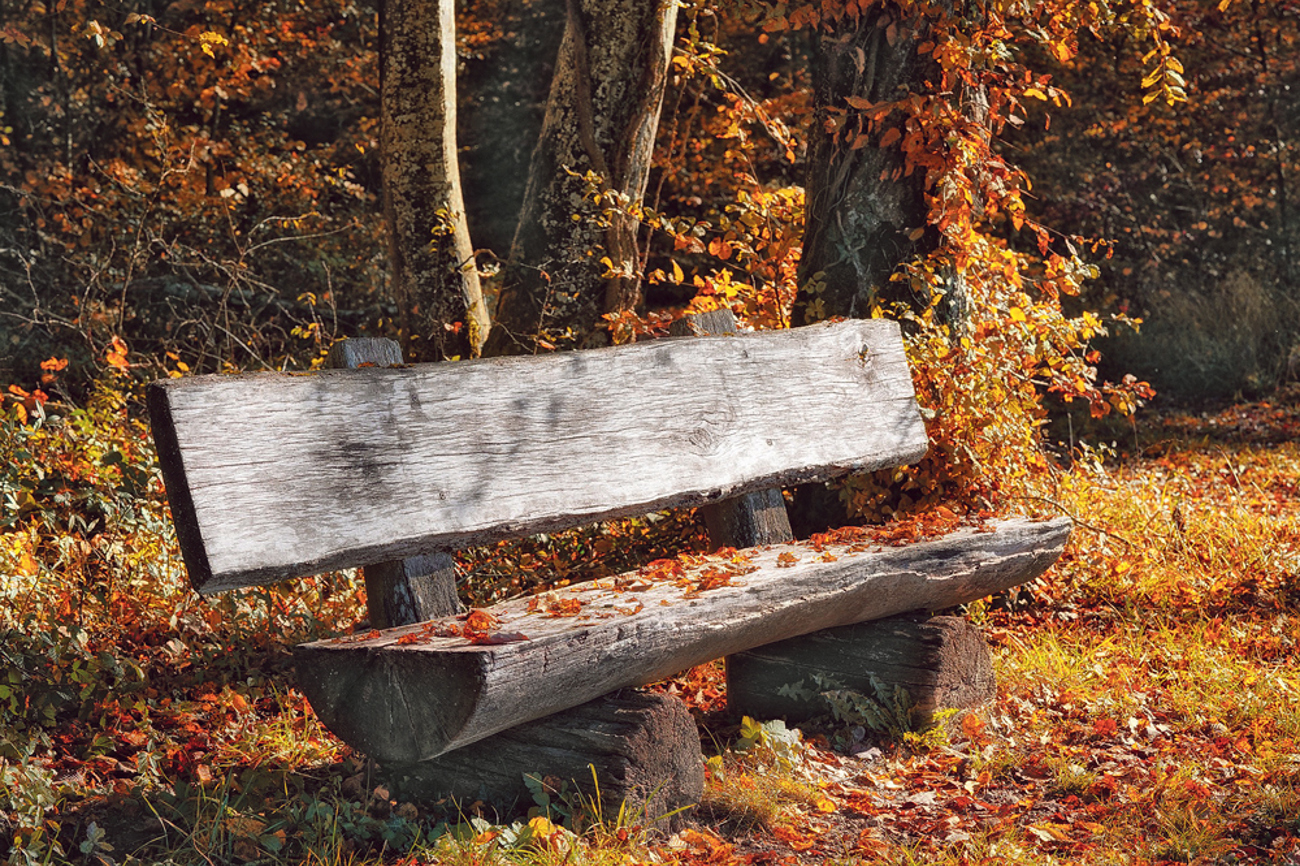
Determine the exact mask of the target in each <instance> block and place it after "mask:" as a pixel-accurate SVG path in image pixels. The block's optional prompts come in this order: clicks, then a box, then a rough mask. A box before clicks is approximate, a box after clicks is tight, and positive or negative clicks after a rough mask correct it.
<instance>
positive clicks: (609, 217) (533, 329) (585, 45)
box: [484, 0, 677, 355]
mask: <svg viewBox="0 0 1300 866" xmlns="http://www.w3.org/2000/svg"><path fill="white" fill-rule="evenodd" d="M676 20H677V4H676V3H675V2H672V0H569V6H568V20H567V23H566V25H565V32H564V40H563V42H562V44H561V46H560V56H559V60H558V61H557V63H556V69H555V77H554V80H553V81H552V84H551V94H550V97H549V101H548V103H547V107H546V119H545V121H544V122H543V125H542V134H541V138H540V140H539V141H538V144H537V149H536V150H535V151H534V152H533V159H532V165H531V166H530V168H529V180H528V190H527V192H526V193H525V196H524V205H523V209H522V212H521V214H520V219H519V227H518V229H517V231H516V233H515V239H514V244H513V245H512V248H511V251H510V262H509V264H508V265H507V266H506V269H505V274H504V277H503V284H502V289H501V295H500V298H499V300H498V303H497V310H496V324H495V327H494V329H493V334H492V336H491V337H490V338H489V340H488V343H487V345H486V346H485V347H484V352H485V354H489V355H505V354H526V353H531V352H534V351H536V349H537V347H538V345H539V340H540V341H544V342H546V343H549V344H551V345H557V346H563V347H565V348H569V347H573V348H582V347H590V346H595V345H600V344H601V343H603V342H604V341H605V340H604V335H603V334H602V333H601V332H600V331H599V330H598V329H597V328H596V324H597V323H598V322H599V320H600V316H601V314H602V313H606V312H615V311H618V310H624V309H631V308H633V307H634V306H635V305H636V304H637V302H638V300H639V299H640V279H639V277H638V276H637V275H636V267H637V255H636V229H637V224H636V221H635V220H634V219H632V218H631V217H630V216H628V215H627V214H626V213H625V212H624V210H623V209H622V208H621V207H620V208H615V209H613V210H612V211H611V212H610V213H609V214H606V213H605V211H606V205H605V204H603V203H599V202H593V201H592V197H591V196H590V195H589V194H588V193H589V192H590V188H589V185H588V180H587V179H586V176H587V174H588V172H592V173H594V174H595V175H597V176H598V179H597V178H593V179H592V182H593V183H595V184H596V185H597V188H598V189H599V190H600V191H601V192H604V193H609V194H613V195H614V196H615V197H617V198H619V199H621V200H622V201H624V202H626V203H629V204H634V205H635V204H639V203H640V201H641V198H642V196H643V195H644V193H645V188H646V182H647V180H648V178H649V169H650V158H651V155H652V153H653V149H654V139H655V131H656V129H657V128H658V125H659V108H660V104H661V102H662V100H663V90H664V84H665V81H666V79H667V70H668V59H669V52H670V50H671V48H672V39H673V31H674V28H675V25H676ZM602 259H608V262H604V261H602ZM611 274H612V275H611Z"/></svg>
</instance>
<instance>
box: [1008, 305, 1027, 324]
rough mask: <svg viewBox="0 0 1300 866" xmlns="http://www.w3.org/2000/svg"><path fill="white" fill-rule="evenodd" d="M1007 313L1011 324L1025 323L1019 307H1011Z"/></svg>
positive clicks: (1022, 311) (1023, 313) (1022, 312)
mask: <svg viewBox="0 0 1300 866" xmlns="http://www.w3.org/2000/svg"><path fill="white" fill-rule="evenodd" d="M1007 313H1008V314H1009V315H1010V316H1011V321H1013V322H1024V321H1026V319H1025V311H1024V310H1022V309H1020V308H1019V307H1012V308H1011V309H1010V310H1008V311H1007Z"/></svg>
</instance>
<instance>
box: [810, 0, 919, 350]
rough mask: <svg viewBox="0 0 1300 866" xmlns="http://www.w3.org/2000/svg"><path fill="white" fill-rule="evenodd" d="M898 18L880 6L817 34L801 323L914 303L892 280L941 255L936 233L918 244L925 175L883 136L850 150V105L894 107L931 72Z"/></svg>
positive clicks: (853, 128)
mask: <svg viewBox="0 0 1300 866" xmlns="http://www.w3.org/2000/svg"><path fill="white" fill-rule="evenodd" d="M898 14H899V13H898V12H897V10H891V9H890V8H889V7H888V6H886V5H885V4H874V5H872V6H871V8H870V10H869V11H868V12H866V13H865V14H863V15H862V16H861V18H860V19H859V21H858V23H857V24H856V25H855V24H854V23H853V22H852V21H851V20H849V19H845V20H844V21H843V22H842V23H841V24H839V25H836V26H835V28H834V29H831V30H828V31H819V36H818V42H817V48H816V54H815V58H814V64H815V66H814V76H813V88H814V100H815V104H816V114H815V118H814V121H813V124H812V129H811V130H810V132H809V143H808V176H807V181H806V184H805V186H806V190H807V202H808V205H807V210H806V213H807V224H806V226H805V229H804V242H803V256H802V258H801V260H800V264H799V286H800V288H799V293H798V295H797V296H796V298H795V305H794V312H793V316H792V323H793V324H795V325H803V324H808V323H810V322H815V321H819V320H821V319H825V318H828V317H831V316H848V317H851V318H866V317H868V316H870V315H871V309H872V307H873V306H875V305H876V304H887V303H889V302H890V301H895V300H907V297H906V294H905V292H903V291H901V290H900V289H899V287H898V284H891V283H890V279H889V278H890V275H891V274H893V273H894V271H895V269H896V268H897V267H898V265H899V263H900V262H902V261H905V260H906V259H908V258H910V257H911V256H914V255H916V254H917V253H920V252H925V251H928V250H929V249H933V248H934V244H935V240H936V238H935V235H934V233H933V232H926V233H925V234H924V235H922V236H921V237H920V238H917V239H913V238H912V237H911V234H912V233H913V232H914V231H915V230H917V229H921V228H924V227H925V224H926V202H925V187H924V183H925V176H924V172H923V171H916V172H914V173H913V174H912V175H910V176H908V175H905V174H904V159H903V154H902V152H901V150H900V149H899V148H898V146H897V145H896V144H895V145H891V146H889V147H881V146H879V141H880V136H881V135H882V134H883V130H878V131H877V133H876V134H875V136H874V137H873V138H872V140H871V141H870V142H868V143H867V144H866V145H865V146H863V147H859V148H857V149H854V148H853V146H852V145H853V144H854V143H855V139H856V138H857V135H858V132H859V129H858V125H857V112H856V111H855V110H854V109H852V108H850V107H849V105H848V103H847V101H846V100H847V99H848V98H849V97H858V98H863V99H866V100H869V101H870V102H871V103H872V104H875V103H881V102H892V101H894V100H897V99H899V98H900V97H902V96H905V95H906V94H907V92H908V90H909V85H910V84H911V83H912V82H914V81H917V80H918V78H919V76H920V75H921V74H922V73H923V71H924V66H923V64H922V63H921V60H920V58H919V57H918V55H917V53H916V47H917V44H918V42H919V41H920V40H919V36H918V34H917V33H916V32H915V30H914V29H912V27H911V26H909V25H910V22H908V21H903V20H896V16H897V15H898ZM918 89H919V86H918ZM894 117H895V118H896V117H897V115H895V116H894Z"/></svg>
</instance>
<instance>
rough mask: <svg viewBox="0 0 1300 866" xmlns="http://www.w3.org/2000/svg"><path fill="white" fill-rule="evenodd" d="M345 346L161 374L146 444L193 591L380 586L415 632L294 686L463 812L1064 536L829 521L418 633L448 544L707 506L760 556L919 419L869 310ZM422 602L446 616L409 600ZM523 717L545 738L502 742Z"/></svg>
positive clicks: (1046, 553)
mask: <svg viewBox="0 0 1300 866" xmlns="http://www.w3.org/2000/svg"><path fill="white" fill-rule="evenodd" d="M348 342H352V341H348ZM341 345H343V346H347V345H348V343H344V344H341ZM356 345H357V346H361V345H363V344H361V343H357V344H356ZM363 354H364V353H363ZM361 357H362V356H357V357H353V358H351V359H350V360H347V359H344V360H342V361H341V362H340V363H341V364H343V365H345V366H352V367H354V369H346V370H327V371H322V372H319V373H311V374H285V375H277V374H252V375H237V376H203V377H194V378H185V379H175V380H167V381H160V382H157V383H155V384H154V385H152V386H151V388H150V391H149V408H150V413H151V416H152V420H153V429H154V436H155V439H156V442H157V445H158V451H159V455H160V460H161V463H162V467H163V473H164V478H165V481H166V485H167V492H168V497H169V500H170V503H171V507H172V513H173V519H174V522H175V524H176V528H177V534H178V536H179V538H180V543H181V549H182V553H183V555H184V558H185V563H186V566H187V569H188V571H189V574H190V577H191V580H192V583H193V585H194V587H195V588H196V589H197V590H198V591H199V592H202V593H212V592H218V591H222V590H227V589H234V588H237V587H246V586H252V585H256V584H262V583H266V582H270V581H277V580H281V579H284V578H289V577H295V576H300V575H306V574H313V573H319V572H321V571H325V570H330V569H342V568H350V567H357V566H365V567H367V568H366V572H367V582H368V585H369V584H370V583H371V577H372V573H373V574H374V575H376V576H377V580H376V581H375V585H374V586H372V587H371V588H370V591H371V593H372V597H371V610H372V616H375V617H376V618H377V621H385V622H393V618H392V617H391V616H389V614H386V613H384V610H383V605H379V606H378V607H377V606H376V604H375V598H374V595H375V594H377V593H391V592H396V594H397V595H398V596H401V597H402V598H404V599H406V601H405V602H403V603H402V604H399V605H397V608H396V609H398V610H399V612H400V611H401V610H405V611H406V614H405V621H407V622H409V623H410V624H406V625H400V624H397V625H396V627H393V628H388V629H384V630H375V631H372V632H370V633H366V634H357V635H352V636H348V637H343V638H337V639H331V640H323V641H318V642H315V643H311V644H306V645H303V646H301V647H299V648H298V651H297V665H298V679H299V682H300V685H301V688H302V689H303V691H304V692H305V693H306V695H307V696H308V698H309V699H310V701H311V704H312V706H313V708H314V709H315V711H316V713H317V715H318V716H319V717H320V719H321V721H322V722H324V724H325V725H326V726H327V727H328V728H329V729H330V730H332V731H333V732H335V733H336V734H337V735H338V736H340V737H341V738H342V739H343V740H345V741H346V742H348V743H349V744H351V745H352V746H354V747H355V748H357V749H358V750H360V751H362V752H364V753H366V754H367V755H370V756H372V757H373V758H375V759H376V760H377V761H378V762H379V763H380V765H381V766H384V767H388V768H392V769H393V770H394V772H397V771H398V770H402V769H403V768H405V769H410V768H413V767H422V766H441V767H443V768H444V769H445V768H450V769H446V772H444V773H443V774H442V775H441V776H438V778H440V779H442V781H441V782H440V783H439V784H445V785H446V786H447V788H448V789H450V792H451V793H456V794H457V795H458V796H463V795H472V794H473V792H474V785H475V784H479V785H480V786H482V785H486V784H487V782H486V781H484V780H485V779H486V778H487V777H488V776H490V775H491V771H490V769H489V768H485V766H484V763H485V762H486V763H492V762H493V761H495V760H498V759H500V760H505V758H504V757H503V756H505V755H506V754H507V753H511V754H515V753H517V752H518V751H519V749H520V748H522V749H523V753H522V757H519V756H518V755H516V757H515V758H514V760H522V761H525V762H526V761H528V760H530V754H531V753H530V752H529V749H532V750H534V751H535V752H536V762H537V764H538V766H537V767H536V769H537V770H539V771H542V772H546V771H547V770H546V767H545V766H544V765H545V764H546V762H547V761H548V760H551V759H552V758H554V757H555V756H554V755H552V754H551V751H563V750H566V749H567V750H568V751H570V752H572V751H574V750H575V749H576V751H577V752H578V753H579V754H580V755H581V754H584V753H583V751H582V750H583V749H589V750H595V751H597V752H599V751H602V750H604V752H605V753H611V750H612V752H617V753H618V754H619V757H618V760H617V761H616V762H615V763H618V766H619V767H621V768H622V769H620V770H618V772H619V773H625V774H626V773H628V772H630V771H628V770H627V763H628V761H629V760H631V761H633V763H635V760H636V759H635V756H633V757H631V758H629V754H630V753H631V752H636V750H637V749H638V748H642V749H644V747H645V744H644V743H643V744H642V745H641V746H636V747H630V751H629V749H621V750H620V749H618V748H615V747H612V746H611V745H610V741H611V740H619V739H620V738H621V739H623V740H627V739H629V737H630V738H631V739H635V736H632V735H630V734H628V733H627V732H628V730H630V729H629V728H627V725H626V724H625V723H628V724H630V722H628V720H629V719H632V718H633V717H639V718H651V717H654V718H660V717H663V718H666V719H667V721H666V722H662V725H661V727H660V728H659V729H657V730H658V731H659V732H658V733H653V734H651V735H649V739H650V740H652V741H653V740H657V739H681V738H682V731H683V725H684V724H687V725H689V720H686V721H683V720H684V719H685V714H684V713H681V712H679V711H677V710H672V709H671V708H670V709H667V710H665V709H664V708H663V707H662V706H660V705H657V704H656V705H652V704H653V701H650V702H649V703H647V700H648V699H647V698H645V697H644V696H640V697H638V696H637V695H636V693H629V692H626V691H623V692H622V693H621V695H620V696H619V697H617V698H616V699H614V702H613V703H610V702H608V701H606V702H605V703H603V704H601V703H599V701H600V700H601V698H602V696H605V695H608V694H610V693H617V692H620V690H626V689H627V688H628V687H632V686H639V685H644V684H647V683H650V682H653V681H655V680H658V679H661V678H663V677H666V676H669V675H671V674H674V673H677V672H679V671H682V670H684V669H687V668H689V667H692V666H694V665H697V664H700V663H703V662H708V661H710V660H713V659H717V658H720V657H723V656H726V655H729V654H733V653H739V652H742V651H746V650H753V649H754V648H757V647H762V646H764V645H768V644H772V643H773V642H776V641H783V640H788V639H793V638H797V637H798V636H800V635H807V634H809V633H811V632H816V631H818V630H821V629H828V628H833V627H844V626H851V625H852V624H854V623H861V622H864V621H868V620H876V619H880V618H882V617H889V616H892V615H895V614H902V613H906V612H908V611H916V610H936V609H942V608H947V607H951V606H953V605H956V604H960V603H964V602H969V601H973V600H976V599H979V598H982V597H984V596H987V595H989V594H992V593H996V592H999V591H1001V590H1005V589H1008V588H1010V587H1012V586H1015V585H1018V584H1020V583H1023V582H1025V581H1027V580H1030V579H1032V578H1034V577H1036V576H1038V575H1039V574H1041V573H1042V572H1043V571H1044V570H1045V569H1046V568H1047V567H1048V566H1049V565H1050V564H1051V563H1052V562H1053V561H1055V559H1056V558H1057V556H1058V555H1059V554H1060V552H1061V549H1062V547H1063V545H1064V543H1065V541H1066V539H1067V537H1068V534H1069V529H1070V527H1069V523H1068V521H1065V520H1054V521H1044V522H1035V521H1031V520H1026V519H1012V520H1005V521H998V522H994V523H991V524H989V525H987V526H980V527H972V528H964V529H959V530H957V531H954V532H952V533H950V534H948V535H945V536H942V537H938V538H933V539H930V540H925V541H921V542H918V543H913V544H908V545H905V546H890V545H887V544H878V543H873V542H871V541H870V540H869V539H868V538H867V537H865V536H858V535H854V534H853V533H851V532H850V533H845V534H843V535H842V537H841V538H839V539H838V540H834V539H822V540H820V541H819V542H818V543H816V544H809V543H801V544H793V543H792V544H778V545H771V546H757V547H750V548H748V549H744V550H741V551H739V552H736V551H724V552H723V553H721V554H718V555H714V556H711V557H703V558H699V557H697V558H695V559H693V560H692V559H689V558H685V559H679V560H675V561H661V562H657V563H651V564H649V565H648V566H646V567H645V568H642V569H641V570H639V571H637V572H633V573H629V574H627V575H624V576H622V577H619V578H614V579H610V580H601V581H596V582H593V583H588V584H582V585H576V586H569V587H565V588H562V589H559V590H554V591H552V592H549V593H547V594H544V595H540V596H533V597H530V598H520V599H515V600H510V601H506V602H504V603H501V604H498V605H495V606H494V607H492V608H490V609H488V610H486V611H478V612H472V613H470V614H469V615H468V616H466V615H464V614H462V615H461V616H459V617H457V616H449V617H442V618H438V619H431V620H427V621H424V622H414V621H413V620H414V619H415V618H416V617H418V616H422V615H425V614H427V613H428V612H429V610H430V609H431V608H436V607H437V604H439V603H440V604H443V606H444V610H445V609H446V605H448V604H451V603H452V602H450V601H449V600H448V598H447V592H446V584H447V581H448V580H450V572H449V567H450V560H449V559H447V558H446V554H447V552H448V551H452V550H455V549H458V548H464V547H469V546H472V545H479V544H484V543H488V542H493V541H497V540H501V539H506V538H511V537H519V536H526V535H531V534H535V533H543V532H552V531H555V530H559V529H563V528H566V527H572V526H576V525H580V524H585V523H591V522H595V521H601V520H607V519H612V518H617V517H625V516H633V515H640V514H644V513H647V512H651V511H654V510H658V509H663V508H666V507H673V506H708V507H710V508H711V509H712V510H713V514H712V515H711V516H710V526H711V529H712V530H713V531H714V540H715V542H726V541H728V540H729V539H735V538H745V537H748V538H750V539H755V538H757V539H758V540H760V541H762V540H769V541H770V540H774V539H775V540H780V538H781V536H782V534H783V533H784V534H786V537H788V524H785V526H784V528H782V527H781V526H779V525H777V527H776V528H775V529H772V528H771V527H770V526H768V525H767V524H768V522H770V518H771V515H772V514H774V513H775V512H776V511H781V514H780V515H778V519H777V523H778V524H780V523H781V522H782V521H784V516H783V511H782V510H781V497H780V495H779V491H777V492H775V493H774V492H773V491H774V490H775V489H776V488H779V487H782V486H789V485H793V484H799V483H805V482H811V481H817V480H823V479H828V478H831V477H833V476H836V475H839V474H842V473H845V472H849V471H852V470H870V469H876V468H883V467H892V466H898V465H902V464H906V463H908V462H911V461H914V460H916V459H918V458H919V457H920V456H921V455H922V454H924V453H925V450H926V448H927V440H926V434H925V428H924V425H923V423H922V420H921V417H920V414H919V412H918V409H917V406H916V403H915V399H914V395H913V389H912V382H911V376H910V372H909V370H908V366H907V361H906V358H905V355H904V351H903V345H902V341H901V338H900V334H899V330H898V327H897V325H896V324H894V323H892V322H888V321H884V320H870V321H861V320H855V321H847V322H840V323H837V324H828V325H816V326H811V327H806V328H800V329H796V330H789V331H774V332H764V333H753V334H743V335H731V336H696V337H689V338H681V339H667V340H660V341H655V342H649V343H638V344H635V345H627V346H619V347H614V348H608V349H599V350H592V351H585V352H578V353H565V354H551V355H546V356H537V357H523V358H500V359H490V360H476V361H467V362H458V363H454V364H432V365H415V366H408V365H402V364H393V365H387V364H378V363H377V362H372V363H376V365H375V366H360V367H358V366H357V365H358V364H364V363H365V362H364V361H363V360H361ZM382 360H384V358H383V357H382V356H380V361H382ZM389 360H398V359H397V358H396V357H395V356H391V357H390V358H389ZM724 501H726V503H727V504H725V505H719V503H722V502H724ZM719 509H722V510H721V511H719ZM728 515H729V516H728ZM765 515H767V516H765ZM376 564H382V565H379V566H378V568H376V567H375V566H376ZM422 582H423V584H422ZM381 583H382V584H385V585H387V586H388V587H389V589H383V588H382V587H381V586H380V584H381ZM439 584H440V585H441V587H442V588H439ZM393 587H396V589H393ZM431 597H441V598H442V602H438V603H434V604H432V605H431V604H426V603H425V602H423V601H421V600H420V599H421V598H425V599H427V598H431ZM390 613H391V611H390ZM396 619H397V622H399V623H400V622H401V621H403V616H401V615H399V616H397V618H396ZM593 700H597V702H598V703H597V704H590V703H588V702H591V701H593ZM620 701H621V702H622V703H619V702H620ZM580 707H581V708H580ZM575 708H580V709H575ZM670 717H671V718H670ZM534 720H536V721H534ZM525 723H530V724H531V725H532V726H533V728H536V727H537V726H541V729H543V733H542V734H540V735H538V736H532V737H530V736H527V735H523V734H520V733H519V732H521V731H526V730H531V729H533V728H530V727H529V725H528V724H525ZM547 725H552V728H549V729H548V728H546V726H547ZM556 725H558V726H559V727H558V728H556V727H554V726H556ZM557 731H558V733H557ZM502 732H505V733H502ZM584 732H585V733H584ZM689 732H690V736H688V737H687V738H688V739H691V738H693V734H694V729H693V726H692V727H690V728H689ZM588 734H589V736H588ZM494 735H495V736H494ZM489 738H491V739H489ZM587 740H590V742H587ZM570 741H573V742H570ZM577 741H582V742H579V743H578V745H577V746H574V745H573V743H574V742H577ZM598 741H599V742H598ZM512 743H513V744H515V745H513V746H512V745H511V744H512ZM520 743H523V744H524V745H523V746H519V744H520ZM538 743H542V744H550V746H554V747H555V748H554V749H552V750H549V751H548V748H544V747H542V746H539V745H538ZM474 744H478V745H477V746H475V745H474ZM466 747H469V748H468V749H467V748H466ZM512 749H514V752H512V751H511V750H512ZM458 750H459V751H458ZM695 750H696V751H695V754H696V755H698V743H697V744H696V745H695ZM458 756H470V757H467V758H465V759H464V760H461V758H460V757H458ZM555 760H557V761H558V760H559V759H558V758H555ZM458 762H459V763H458ZM593 763H594V764H597V765H600V761H599V760H597V761H593ZM684 763H685V764H690V763H691V762H690V761H685V762H683V760H681V759H680V758H673V757H669V758H666V759H662V760H659V761H658V763H655V762H654V761H651V764H652V765H653V769H652V770H650V771H646V772H648V773H649V774H650V775H653V773H655V772H673V773H677V774H678V775H681V776H683V777H687V776H689V777H691V779H689V780H688V783H687V784H685V786H684V787H683V788H682V789H681V791H683V792H684V793H679V796H680V797H687V798H689V796H691V795H692V792H698V784H699V779H698V774H699V767H698V759H696V760H695V764H696V766H695V767H693V768H692V767H690V766H683V764H684ZM511 766H514V765H511ZM557 766H563V767H571V766H573V764H572V761H570V763H569V764H565V763H563V762H562V761H561V762H560V763H559V764H557ZM578 766H581V764H579V765H578ZM566 772H567V770H566ZM447 773H450V774H451V776H450V777H449V776H448V775H447ZM457 773H459V774H460V775H461V776H462V777H465V784H464V785H463V786H461V787H459V788H458V787H457V785H456V784H455V783H454V779H453V780H452V781H448V779H452V777H455V776H456V774H457ZM504 775H505V776H514V777H515V778H514V783H515V784H517V783H518V773H517V772H516V771H515V770H514V769H508V770H506V771H504ZM645 775H646V774H645V773H643V774H642V776H640V777H638V780H639V781H637V784H638V785H640V786H641V788H642V789H643V790H644V789H646V788H647V787H653V785H654V780H653V779H650V780H647V779H646V778H645ZM615 789H616V790H619V789H617V788H615ZM621 790H624V791H626V790H628V788H627V786H624V788H623V789H621ZM663 805H667V806H671V805H674V804H673V803H672V802H671V801H669V802H668V803H666V804H664V803H661V804H660V806H663Z"/></svg>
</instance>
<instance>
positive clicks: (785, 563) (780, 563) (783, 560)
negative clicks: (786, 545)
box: [776, 550, 799, 568]
mask: <svg viewBox="0 0 1300 866" xmlns="http://www.w3.org/2000/svg"><path fill="white" fill-rule="evenodd" d="M798 562H799V557H797V556H795V555H794V554H793V553H791V552H790V551H788V550H787V551H786V552H785V553H783V554H781V555H780V556H778V557H777V558H776V567H777V568H793V567H794V566H795V564H797V563H798Z"/></svg>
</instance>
